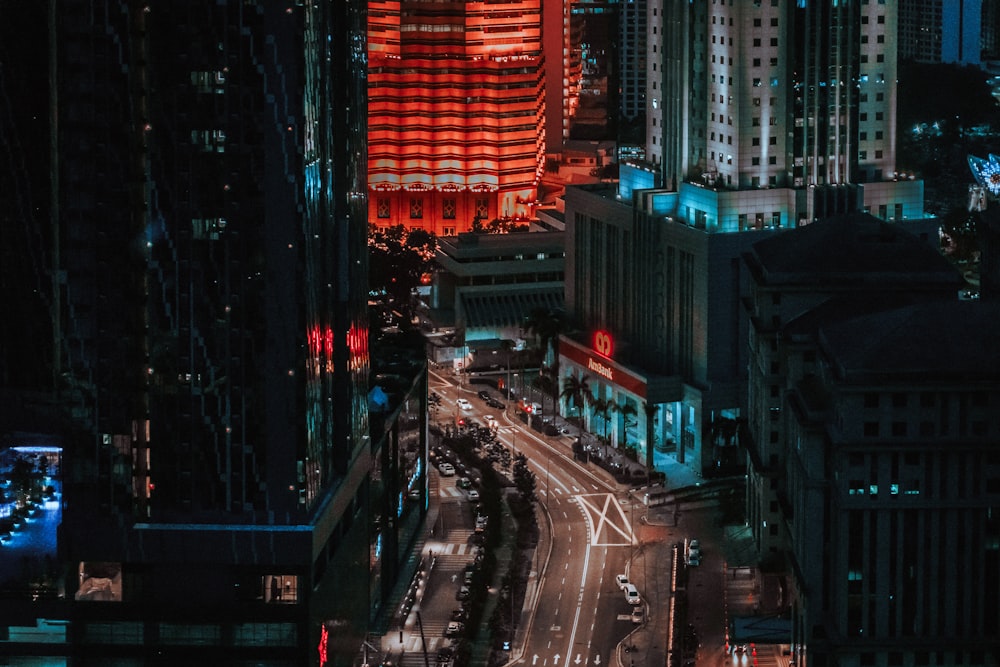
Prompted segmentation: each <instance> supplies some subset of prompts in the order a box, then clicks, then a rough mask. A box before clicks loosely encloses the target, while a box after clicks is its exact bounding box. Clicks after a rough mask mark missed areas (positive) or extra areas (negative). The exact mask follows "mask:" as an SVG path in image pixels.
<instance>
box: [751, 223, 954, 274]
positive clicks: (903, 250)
mask: <svg viewBox="0 0 1000 667" xmlns="http://www.w3.org/2000/svg"><path fill="white" fill-rule="evenodd" d="M748 265H749V266H750V268H751V270H752V271H755V272H756V273H757V276H758V278H759V279H760V280H761V282H763V283H764V284H783V283H797V284H802V285H809V286H811V285H815V284H816V283H828V284H831V285H832V284H838V283H839V284H858V283H866V282H867V283H874V282H876V281H880V280H882V279H889V278H891V279H892V280H893V281H897V282H898V281H900V278H901V277H904V276H905V278H906V279H905V281H904V282H909V283H928V282H931V283H941V284H943V285H951V284H953V285H954V287H955V289H956V290H957V289H959V288H960V287H961V286H962V285H963V284H964V280H963V279H962V277H961V275H960V274H959V272H958V271H957V270H956V269H955V268H954V267H953V266H952V264H951V263H950V262H949V261H948V260H947V259H946V258H944V257H943V256H942V255H941V253H939V252H938V251H937V250H935V249H934V248H933V247H932V246H931V245H929V244H928V243H927V242H926V241H922V240H921V239H919V238H917V237H916V236H914V235H913V234H911V233H910V232H908V231H907V230H906V229H904V228H902V227H901V226H899V225H898V224H892V223H888V222H883V221H881V220H879V219H878V218H876V217H874V216H871V215H869V214H867V213H852V214H848V215H842V216H836V217H832V218H827V219H824V220H821V221H819V222H815V223H813V224H810V225H806V226H804V227H799V228H797V229H794V230H791V231H789V232H785V233H783V234H776V235H774V236H771V237H768V238H766V239H763V240H761V241H758V242H757V243H755V244H754V245H753V250H752V253H751V255H750V256H749V257H748Z"/></svg>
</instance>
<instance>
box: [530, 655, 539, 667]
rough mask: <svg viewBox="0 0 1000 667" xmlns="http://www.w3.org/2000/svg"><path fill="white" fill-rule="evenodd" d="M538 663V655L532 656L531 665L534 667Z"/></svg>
mask: <svg viewBox="0 0 1000 667" xmlns="http://www.w3.org/2000/svg"><path fill="white" fill-rule="evenodd" d="M537 662H538V654H537V653H536V654H535V655H533V656H531V664H533V665H534V664H535V663H537Z"/></svg>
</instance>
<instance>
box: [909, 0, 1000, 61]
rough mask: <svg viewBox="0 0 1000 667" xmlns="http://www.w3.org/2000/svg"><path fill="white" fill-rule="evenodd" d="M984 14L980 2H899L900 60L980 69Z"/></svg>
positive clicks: (983, 44) (985, 19) (915, 0)
mask: <svg viewBox="0 0 1000 667" xmlns="http://www.w3.org/2000/svg"><path fill="white" fill-rule="evenodd" d="M989 4H991V3H988V2H987V3H985V5H989ZM987 11H989V10H987V9H986V7H985V6H984V3H983V1H982V0H900V2H899V57H900V58H903V59H912V60H917V61H920V62H934V63H959V64H962V65H979V62H980V55H981V54H982V52H983V51H984V50H986V49H987V48H988V46H987V43H986V40H984V39H983V32H984V30H983V29H984V28H985V27H986V22H987V20H988V19H989V16H988V14H987V13H986V12H987ZM994 11H995V10H994Z"/></svg>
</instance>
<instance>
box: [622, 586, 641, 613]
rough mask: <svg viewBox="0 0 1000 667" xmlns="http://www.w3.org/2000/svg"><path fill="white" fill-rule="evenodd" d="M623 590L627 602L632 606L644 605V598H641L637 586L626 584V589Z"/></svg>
mask: <svg viewBox="0 0 1000 667" xmlns="http://www.w3.org/2000/svg"><path fill="white" fill-rule="evenodd" d="M622 590H624V591H625V601H626V602H628V603H629V604H630V605H632V606H633V607H635V606H636V605H640V604H642V598H641V597H639V589H637V588H636V587H635V585H633V584H625V588H624V589H622Z"/></svg>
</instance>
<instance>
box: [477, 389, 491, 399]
mask: <svg viewBox="0 0 1000 667" xmlns="http://www.w3.org/2000/svg"><path fill="white" fill-rule="evenodd" d="M476 396H478V397H479V398H481V399H483V400H484V401H488V400H490V392H488V391H486V390H485V389H481V390H479V391H477V392H476Z"/></svg>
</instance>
